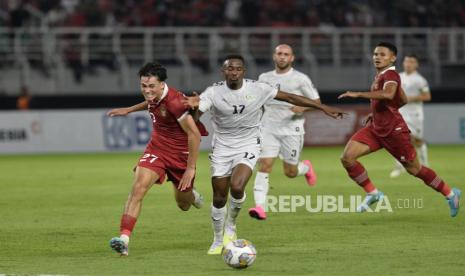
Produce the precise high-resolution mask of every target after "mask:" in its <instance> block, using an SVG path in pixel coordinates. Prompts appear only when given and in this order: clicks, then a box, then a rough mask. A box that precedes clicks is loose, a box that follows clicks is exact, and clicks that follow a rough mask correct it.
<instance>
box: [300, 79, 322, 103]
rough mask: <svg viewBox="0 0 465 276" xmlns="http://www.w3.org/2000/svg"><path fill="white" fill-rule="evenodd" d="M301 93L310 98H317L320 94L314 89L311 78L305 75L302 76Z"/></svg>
mask: <svg viewBox="0 0 465 276" xmlns="http://www.w3.org/2000/svg"><path fill="white" fill-rule="evenodd" d="M302 94H303V95H304V96H305V97H307V98H309V99H312V100H317V99H319V98H320V94H318V90H317V89H316V87H315V85H313V82H312V80H310V78H309V77H307V76H305V75H304V76H303V83H302Z"/></svg>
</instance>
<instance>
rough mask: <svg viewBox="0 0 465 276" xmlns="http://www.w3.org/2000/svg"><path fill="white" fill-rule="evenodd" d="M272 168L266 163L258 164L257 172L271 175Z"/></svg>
mask: <svg viewBox="0 0 465 276" xmlns="http://www.w3.org/2000/svg"><path fill="white" fill-rule="evenodd" d="M272 169H273V166H272V165H270V164H268V163H260V165H259V168H258V171H259V172H262V173H271V170H272Z"/></svg>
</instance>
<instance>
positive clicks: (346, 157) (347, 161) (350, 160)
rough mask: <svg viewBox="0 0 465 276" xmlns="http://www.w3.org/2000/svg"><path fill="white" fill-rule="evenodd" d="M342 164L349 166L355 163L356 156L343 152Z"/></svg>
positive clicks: (345, 166)
mask: <svg viewBox="0 0 465 276" xmlns="http://www.w3.org/2000/svg"><path fill="white" fill-rule="evenodd" d="M340 160H341V164H342V166H344V168H348V167H351V166H353V165H354V163H355V161H356V160H355V158H352V157H351V156H349V155H347V154H343V155H342V156H341V159H340Z"/></svg>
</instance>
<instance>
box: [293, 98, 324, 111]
mask: <svg viewBox="0 0 465 276" xmlns="http://www.w3.org/2000/svg"><path fill="white" fill-rule="evenodd" d="M314 101H315V102H318V103H320V104H321V100H320V99H317V100H314ZM312 110H315V108H312V107H303V106H298V105H294V106H291V111H292V112H294V113H296V114H300V113H304V112H307V111H312Z"/></svg>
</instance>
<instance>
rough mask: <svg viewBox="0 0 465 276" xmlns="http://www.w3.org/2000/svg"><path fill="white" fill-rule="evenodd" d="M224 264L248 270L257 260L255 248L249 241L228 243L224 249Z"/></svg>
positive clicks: (240, 240) (242, 240) (241, 240)
mask: <svg viewBox="0 0 465 276" xmlns="http://www.w3.org/2000/svg"><path fill="white" fill-rule="evenodd" d="M222 254H223V260H224V262H225V263H226V264H227V265H229V266H230V267H233V268H246V267H249V266H251V265H252V264H253V262H254V261H255V258H257V250H256V249H255V246H254V245H253V244H252V243H251V242H250V241H248V240H244V239H239V240H235V241H232V242H230V243H228V244H227V245H226V246H225V247H224V248H223V253H222Z"/></svg>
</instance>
